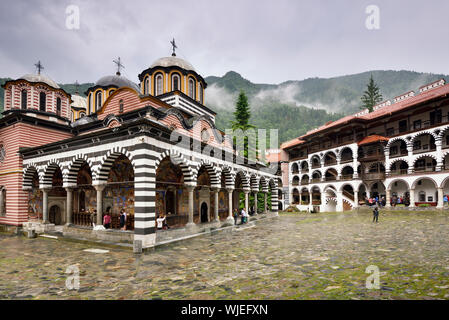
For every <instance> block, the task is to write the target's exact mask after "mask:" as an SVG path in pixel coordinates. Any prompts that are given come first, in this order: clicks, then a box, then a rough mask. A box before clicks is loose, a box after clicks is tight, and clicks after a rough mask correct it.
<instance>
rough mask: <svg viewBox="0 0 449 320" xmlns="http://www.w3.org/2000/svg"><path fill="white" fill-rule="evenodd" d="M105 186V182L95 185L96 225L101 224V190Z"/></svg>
mask: <svg viewBox="0 0 449 320" xmlns="http://www.w3.org/2000/svg"><path fill="white" fill-rule="evenodd" d="M105 187H106V185H105V184H98V185H95V186H94V188H95V190H97V225H99V226H101V225H103V190H104V188H105Z"/></svg>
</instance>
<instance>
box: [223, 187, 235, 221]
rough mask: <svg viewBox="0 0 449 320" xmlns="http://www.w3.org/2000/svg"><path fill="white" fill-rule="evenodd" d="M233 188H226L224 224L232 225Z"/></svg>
mask: <svg viewBox="0 0 449 320" xmlns="http://www.w3.org/2000/svg"><path fill="white" fill-rule="evenodd" d="M233 190H234V189H230V188H227V189H226V191H227V192H228V217H227V218H226V223H225V225H234V217H233V216H232V192H233Z"/></svg>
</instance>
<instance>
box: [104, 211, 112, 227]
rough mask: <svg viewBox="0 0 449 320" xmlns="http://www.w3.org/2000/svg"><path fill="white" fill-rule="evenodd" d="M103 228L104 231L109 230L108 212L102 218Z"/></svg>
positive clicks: (109, 219)
mask: <svg viewBox="0 0 449 320" xmlns="http://www.w3.org/2000/svg"><path fill="white" fill-rule="evenodd" d="M103 226H104V227H105V228H106V229H109V228H110V227H111V216H110V215H109V212H106V214H105V215H104V217H103Z"/></svg>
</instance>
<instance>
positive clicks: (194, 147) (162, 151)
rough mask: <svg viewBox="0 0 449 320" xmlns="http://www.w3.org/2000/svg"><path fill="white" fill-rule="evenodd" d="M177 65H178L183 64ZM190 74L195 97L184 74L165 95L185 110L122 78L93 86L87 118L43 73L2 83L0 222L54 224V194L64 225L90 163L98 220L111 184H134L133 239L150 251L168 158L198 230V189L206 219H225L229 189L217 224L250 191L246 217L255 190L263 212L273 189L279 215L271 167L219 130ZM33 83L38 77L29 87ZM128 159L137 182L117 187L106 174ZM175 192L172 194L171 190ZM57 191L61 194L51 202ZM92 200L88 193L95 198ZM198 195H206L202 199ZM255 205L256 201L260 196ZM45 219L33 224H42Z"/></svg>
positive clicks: (202, 84) (198, 78) (90, 184)
mask: <svg viewBox="0 0 449 320" xmlns="http://www.w3.org/2000/svg"><path fill="white" fill-rule="evenodd" d="M172 60H173V59H169V61H172ZM161 61H162V62H164V61H165V62H166V60H161ZM165 62H164V63H165ZM152 68H153V67H152ZM152 68H150V69H147V70H146V71H144V72H143V73H142V75H141V81H143V80H144V76H145V75H152V74H153V73H152V72H153V71H157V70H159V67H157V68H155V69H152ZM163 68H165V66H163ZM176 68H178V69H179V65H178V66H176V67H175V69H176ZM167 70H168V69H167ZM167 70H165V69H164V71H167ZM187 73H188V74H189V75H190V74H192V75H195V79H194V80H195V85H198V88H197V89H196V91H195V92H194V93H192V92H191V91H189V90H188V89H189V87H188V85H187V80H188V79H187V78H186V79H184V78H182V79H183V80H182V82H180V83H179V85H180V86H182V88H183V89H182V90H175V91H173V92H171V91H170V89H167V88H170V84H169V83H168V82H167V84H166V87H165V88H166V89H164V91H163V97H165V98H168V97H169V96H174V97H175V98H176V99H178V100H179V101H181V102H182V101H184V103H187V105H184V106H181V105H180V104H179V105H176V104H173V103H171V102H168V100H170V99H169V98H168V100H167V101H166V102H164V101H163V99H162V98H163V97H162V96H160V97H156V96H153V95H152V94H151V92H148V93H145V92H141V88H138V86H136V85H135V84H133V83H132V82H131V81H129V80H127V79H124V78H123V77H120V74H119V73H117V75H116V76H112V77H103V78H102V79H100V80H99V81H98V82H97V84H96V85H95V86H94V87H92V88H89V89H88V101H90V103H89V102H88V103H87V104H88V107H87V109H88V112H87V113H88V114H87V115H86V116H85V117H83V118H80V119H78V120H77V121H70V119H71V117H72V113H71V110H70V104H71V103H72V102H73V101H72V100H71V96H70V95H68V94H67V93H65V91H64V90H62V89H60V88H59V87H58V85H57V84H56V83H54V82H53V81H52V80H51V79H49V78H46V77H43V76H41V75H40V74H39V75H37V76H36V75H28V76H27V77H26V78H27V79H29V80H30V81H27V80H24V79H18V80H12V81H8V82H6V83H5V85H4V86H3V87H4V88H5V112H4V113H3V118H2V119H0V147H1V148H4V149H5V152H6V157H5V158H4V159H2V161H1V162H0V191H1V192H0V195H1V196H2V198H1V199H0V200H1V202H0V204H1V203H4V202H5V201H6V211H5V212H2V211H0V224H9V225H16V226H20V225H22V224H24V223H26V222H27V221H28V220H29V218H30V217H31V213H33V214H35V213H36V212H38V213H39V214H40V213H42V222H43V223H44V224H46V223H48V222H49V211H50V210H49V205H50V204H51V201H56V200H55V199H54V198H58V199H57V201H59V202H60V203H65V204H64V205H63V207H64V206H65V208H63V209H61V212H64V219H62V220H63V221H62V222H63V223H67V224H68V225H71V224H72V218H73V217H72V214H73V213H74V210H73V207H74V203H75V201H74V193H75V192H74V190H75V191H76V190H78V191H79V189H80V188H82V187H83V184H82V183H80V185H78V183H79V180H78V178H79V177H80V172H82V170H81V169H82V168H84V169H85V168H86V166H87V167H88V172H89V175H90V178H91V180H92V181H90V178H89V182H88V184H87V186H88V187H89V188H91V189H90V191H92V192H93V193H94V196H95V195H96V202H94V201H93V200H92V203H96V211H97V212H98V213H99V214H98V215H97V219H96V224H102V216H103V213H104V210H103V203H104V202H105V201H104V197H106V196H104V195H103V191H104V190H105V188H106V187H107V186H108V185H110V184H113V183H122V184H126V186H127V187H128V186H129V185H131V184H132V187H130V188H132V192H133V196H134V197H132V196H129V197H128V198H129V199H131V200H132V201H133V203H132V208H133V210H134V215H133V217H134V225H133V227H134V234H133V237H134V240H140V241H142V246H143V247H144V248H145V247H151V246H154V245H155V243H156V223H155V222H156V205H157V203H156V201H157V195H156V194H157V189H156V184H157V183H159V184H161V182H159V181H157V179H156V175H157V172H158V169H159V168H160V166H161V164H163V163H164V164H167V161H165V160H166V159H169V160H170V161H171V163H172V164H173V165H174V166H176V167H177V168H179V169H180V172H182V186H178V188H181V189H182V190H183V192H184V190H185V191H187V192H186V193H183V194H184V195H185V196H186V197H188V205H187V204H186V203H184V202H183V203H180V202H178V204H179V205H183V210H181V211H182V214H180V215H178V214H176V218H178V217H182V218H184V217H185V213H186V212H188V223H187V224H186V225H185V226H186V228H190V227H191V226H192V224H195V223H194V219H193V215H194V212H193V211H194V205H193V200H194V191H195V188H198V189H196V191H197V193H196V194H195V196H196V195H198V196H196V197H197V198H196V201H197V204H198V206H199V205H201V206H202V205H203V204H204V203H205V202H206V203H207V209H206V210H209V209H210V208H212V207H214V211H213V213H214V214H215V217H214V218H213V221H212V218H211V214H212V210H209V211H208V212H206V214H207V219H206V220H204V219H203V216H201V219H200V220H201V221H200V222H201V223H205V222H213V223H220V219H218V216H219V210H218V207H219V205H218V195H219V193H220V191H221V195H223V194H224V193H225V192H227V203H228V206H227V209H226V210H227V212H224V210H222V212H221V214H222V216H221V219H222V221H223V219H225V220H227V221H226V223H229V221H233V218H232V207H233V201H234V200H237V202H238V201H239V199H237V198H239V197H234V195H238V196H240V192H241V191H243V192H244V193H245V208H246V210H247V212H248V209H249V208H248V202H249V201H248V199H249V196H248V194H249V193H254V194H257V193H259V194H260V193H263V194H265V196H264V201H265V205H264V209H263V212H267V198H268V193H269V192H271V199H270V200H271V203H272V207H271V211H274V212H276V211H277V194H278V191H277V188H278V186H277V181H278V178H277V176H276V175H275V174H273V173H272V171H270V170H268V168H267V167H266V166H265V165H263V164H261V163H255V162H250V161H247V159H244V158H243V157H241V156H239V154H238V153H237V152H236V151H234V149H233V146H232V143H231V142H232V138H231V137H225V135H224V133H223V132H221V131H220V130H218V129H217V128H216V126H215V121H214V120H215V112H213V111H212V110H210V109H208V108H207V107H206V106H204V89H205V88H206V85H207V84H206V83H205V82H204V80H203V79H202V77H201V76H199V75H198V74H196V72H195V71H189V72H187ZM187 73H186V74H187ZM155 75H156V76H157V74H155ZM183 76H184V74H183ZM36 77H37V78H38V79H39V81H37V80H36V81H35V82H33V79H36ZM167 79H168V78H167ZM41 80H42V81H44V82H42V81H41ZM152 80H153V81H154V79H152ZM108 81H111V83H109V82H108ZM167 81H168V80H167ZM123 83H125V84H123ZM122 84H123V85H122ZM178 89H179V88H178ZM22 90H27V103H26V108H22V107H21V106H22V105H21V99H22V97H23V96H22V94H21V92H22ZM43 91H45V93H46V106H45V112H42V111H41V110H40V103H39V99H40V98H39V96H40V92H43ZM100 91H101V93H102V94H101V103H98V104H97V102H96V101H95V99H96V98H95V96H96V93H97V92H100ZM189 92H190V93H192V94H191V96H186V93H189ZM98 96H99V97H100V95H98ZM58 98H59V99H61V112H59V111H57V110H56V99H58ZM89 98H90V99H89ZM181 98H182V99H181ZM99 102H100V101H99ZM192 108H194V109H192ZM123 159H125V160H126V161H127V162H126V163H127V166H128V165H129V164H130V166H131V167H132V170H133V174H132V175H130V176H128V177H132V179H133V181H131V178H130V179H129V180H130V181H115V182H112V183H111V182H110V181H109V177H110V173H111V172H112V171H113V169H116V167H115V166H116V163H117V160H120V161H121V160H123ZM127 168H128V167H127ZM84 169H83V170H84ZM85 170H87V169H85ZM127 170H129V171H130V170H131V169H130V168H129V169H127ZM205 172H206V173H207V175H206V176H207V177H208V181H209V182H208V184H207V185H204V184H202V185H199V183H198V181H200V180H201V179H200V178H201V177H203V174H204V173H205ZM61 176H62V178H61ZM61 179H62V182H61V181H60V180H61ZM55 181H57V183H56V182H55ZM162 183H163V182H162ZM180 184H181V183H180ZM84 186H86V184H84ZM169 187H170V188H174V187H173V185H171V186H169ZM54 189H57V190H56V191H55V190H54ZM3 190H6V199H3V195H4V192H3ZM64 190H65V191H64ZM166 190H168V187H167V189H166ZM175 190H176V187H175ZM51 191H54V192H56V193H58V195H57V196H55V195H54V194H53V195H51V196H49V192H51ZM90 191H89V192H90ZM36 192H37V193H38V194H39V196H38V198H39V200H36V201H41V200H42V208H41V209H39V210H42V212H41V211H36V210H35V209H36V208H35V207H33V208H30V206H31V205H30V198H31V197H32V196H33V195H34V196H35V193H36ZM234 192H236V193H234ZM60 193H61V194H66V198H65V199H60V198H61V197H62V196H61V194H60ZM41 195H42V198H40V196H41ZM77 196H80V195H79V194H77ZM89 196H91V197H92V193H89ZM199 197H207V198H208V199H207V201H203V202H201V200H200V198H199ZM184 199H185V198H184ZM203 199H204V198H203ZM223 199H224V198H223ZM223 199H222V200H223ZM176 201H177V200H175V202H176ZM255 201H256V202H257V197H256V200H255ZM212 202H214V204H213V205H212V204H211V203H212ZM79 203H81V202H78V206H81V205H79ZM84 203H85V202H84ZM89 204H90V203H89ZM237 204H239V203H237ZM39 205H40V204H39ZM187 206H188V208H186V207H187ZM234 206H235V201H234ZM0 207H1V205H0ZM122 208H123V207H122ZM256 208H257V205H256ZM89 209H92V208H91V207H90V208H89ZM78 210H79V208H78ZM202 210H203V209H202V208H201V211H202ZM86 211H87V210H86ZM89 212H90V211H89ZM78 213H80V211H79V212H78ZM196 213H198V211H196ZM224 213H226V216H224ZM39 214H38V215H37V218H33V219H38V220H39V221H40V215H39ZM256 214H257V212H256ZM201 215H202V213H201ZM93 220H94V219H93V218H90V222H89V223H90V224H94V221H93ZM226 223H224V224H223V225H226ZM180 225H183V224H180Z"/></svg>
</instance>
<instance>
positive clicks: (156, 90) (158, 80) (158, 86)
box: [154, 74, 163, 96]
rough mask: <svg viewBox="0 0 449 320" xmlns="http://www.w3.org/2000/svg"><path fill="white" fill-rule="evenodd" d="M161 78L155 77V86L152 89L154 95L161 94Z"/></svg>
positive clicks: (160, 75) (159, 75)
mask: <svg viewBox="0 0 449 320" xmlns="http://www.w3.org/2000/svg"><path fill="white" fill-rule="evenodd" d="M162 81H163V78H162V74H158V75H157V76H156V86H155V87H154V95H155V96H159V95H161V94H162V93H163V83H162Z"/></svg>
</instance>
